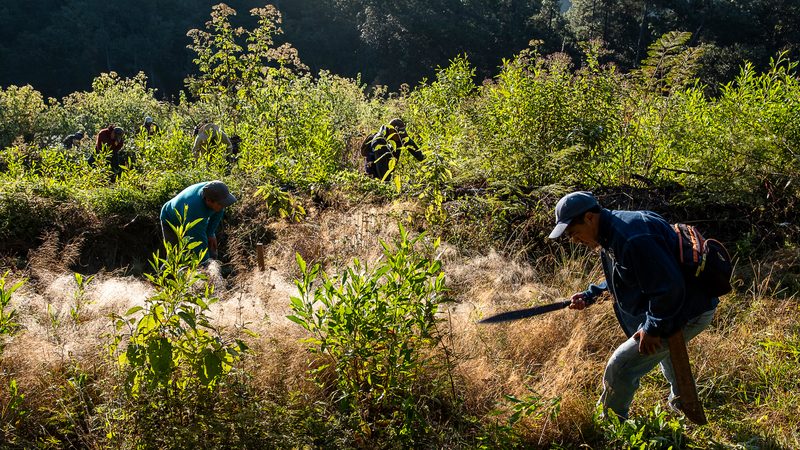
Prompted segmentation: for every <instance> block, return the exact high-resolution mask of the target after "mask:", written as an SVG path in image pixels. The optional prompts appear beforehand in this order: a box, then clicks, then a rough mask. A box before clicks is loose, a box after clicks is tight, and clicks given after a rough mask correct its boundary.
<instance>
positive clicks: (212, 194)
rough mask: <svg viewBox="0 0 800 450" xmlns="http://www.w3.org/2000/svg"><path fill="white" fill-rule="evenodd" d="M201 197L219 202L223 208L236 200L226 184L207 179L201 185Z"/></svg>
mask: <svg viewBox="0 0 800 450" xmlns="http://www.w3.org/2000/svg"><path fill="white" fill-rule="evenodd" d="M202 192H203V197H205V198H207V199H209V200H211V201H215V202H217V203H219V204H221V205H222V206H223V207H224V208H227V207H228V206H231V205H232V204H233V203H234V202H236V197H234V196H233V194H231V191H229V190H228V186H227V185H226V184H225V183H223V182H222V181H219V180H214V181H209V182H208V184H206V185H205V186H203V191H202Z"/></svg>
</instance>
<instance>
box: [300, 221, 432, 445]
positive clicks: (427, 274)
mask: <svg viewBox="0 0 800 450" xmlns="http://www.w3.org/2000/svg"><path fill="white" fill-rule="evenodd" d="M421 239H423V235H420V236H417V237H416V238H413V239H412V238H410V237H409V236H408V233H407V232H406V231H405V229H403V227H402V226H401V227H400V237H399V239H398V240H397V241H396V242H395V244H394V247H392V246H390V245H388V244H386V243H382V245H383V247H384V258H385V260H384V261H383V262H382V263H380V264H379V265H378V266H377V267H375V268H373V269H370V268H369V267H367V266H362V265H361V263H360V262H359V261H358V260H355V261H354V262H353V265H352V266H351V267H347V268H346V269H345V271H344V272H343V273H342V274H341V275H340V276H339V277H338V278H337V279H331V278H329V277H328V276H327V275H326V274H324V273H322V277H323V280H322V285H321V286H320V287H316V288H315V287H314V286H315V284H316V283H317V278H318V276H319V275H320V268H319V265H315V266H313V267H307V265H306V263H305V261H304V260H303V259H302V258H301V257H300V256H299V255H297V263H298V265H299V266H300V270H301V272H302V279H300V280H298V281H297V282H296V284H297V287H298V290H299V293H300V295H299V297H293V298H292V310H293V311H294V315H292V316H289V319H291V320H292V321H294V322H296V323H298V324H300V325H301V326H302V327H303V328H305V329H306V330H308V331H309V332H311V334H312V336H313V337H312V338H309V340H308V343H309V345H310V347H309V348H310V349H311V350H312V351H313V352H316V353H319V354H320V356H321V361H320V362H321V364H322V365H321V366H319V367H317V368H316V369H314V370H313V371H312V374H313V375H314V376H315V378H316V380H317V381H318V382H319V383H320V384H322V385H323V386H324V387H325V388H326V389H332V390H333V395H332V397H331V398H332V401H333V403H334V404H335V405H336V406H337V407H338V408H339V410H340V411H341V412H342V413H344V414H345V415H346V416H350V415H355V416H356V417H358V419H357V422H358V423H357V425H356V427H357V429H361V428H363V427H367V428H370V429H372V431H373V432H375V433H389V432H393V433H395V435H394V438H396V439H400V440H401V441H402V440H409V439H413V438H414V437H417V436H419V435H421V434H422V433H424V431H425V429H426V423H425V418H424V415H423V411H424V404H422V403H421V399H420V397H419V391H420V390H425V387H424V386H421V385H420V384H419V383H420V382H422V380H423V379H424V378H423V373H425V372H426V371H427V370H432V369H433V367H432V366H430V365H429V364H430V363H431V362H432V360H431V359H430V358H431V356H430V350H431V349H433V348H435V347H436V346H437V345H438V344H439V342H440V336H439V333H438V331H437V328H436V323H437V321H438V319H437V318H436V313H437V311H438V308H439V305H440V304H442V302H444V301H445V297H444V295H445V291H446V289H445V285H444V273H443V272H442V268H441V262H440V261H436V260H429V259H427V258H426V257H424V256H422V255H421V254H420V253H418V251H417V250H416V249H415V247H416V245H417V244H418V243H419V242H420V240H421ZM435 247H436V244H435V245H434V248H435ZM330 371H332V372H333V373H334V374H335V375H334V380H333V381H332V383H329V382H328V381H327V380H328V376H327V375H326V374H327V373H329V372H330ZM384 438H389V436H385V435H384Z"/></svg>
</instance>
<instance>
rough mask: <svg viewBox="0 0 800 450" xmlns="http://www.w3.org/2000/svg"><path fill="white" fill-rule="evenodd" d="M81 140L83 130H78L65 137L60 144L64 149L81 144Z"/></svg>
mask: <svg viewBox="0 0 800 450" xmlns="http://www.w3.org/2000/svg"><path fill="white" fill-rule="evenodd" d="M81 141H83V131H78V132H77V133H73V134H70V135H69V136H67V137H65V138H64V140H62V141H61V145H63V146H64V148H65V149H67V150H69V149H71V148H72V147H78V146H79V145H81Z"/></svg>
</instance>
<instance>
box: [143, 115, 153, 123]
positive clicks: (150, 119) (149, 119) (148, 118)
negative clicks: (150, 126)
mask: <svg viewBox="0 0 800 450" xmlns="http://www.w3.org/2000/svg"><path fill="white" fill-rule="evenodd" d="M144 123H153V118H152V117H150V116H147V117H145V118H144Z"/></svg>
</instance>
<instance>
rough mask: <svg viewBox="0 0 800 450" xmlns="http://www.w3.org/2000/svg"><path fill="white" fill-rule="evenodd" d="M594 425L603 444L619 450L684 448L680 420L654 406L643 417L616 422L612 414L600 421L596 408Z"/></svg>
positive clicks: (684, 440) (601, 416)
mask: <svg viewBox="0 0 800 450" xmlns="http://www.w3.org/2000/svg"><path fill="white" fill-rule="evenodd" d="M595 422H596V423H597V424H598V426H599V427H600V428H601V430H602V433H603V437H604V439H605V440H606V442H605V444H606V445H608V446H609V447H610V448H620V449H640V450H643V449H665V450H666V449H679V448H686V445H687V440H686V437H685V433H684V425H683V418H682V417H678V418H676V417H671V416H670V415H669V414H668V413H667V412H666V411H662V410H661V406H660V405H656V406H655V407H654V408H653V409H652V410H650V411H648V412H647V414H646V415H644V416H640V417H636V418H633V419H627V420H624V419H620V418H619V417H618V416H617V415H616V414H613V413H611V414H608V415H607V416H605V417H603V414H602V406H598V409H597V411H596V413H595Z"/></svg>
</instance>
